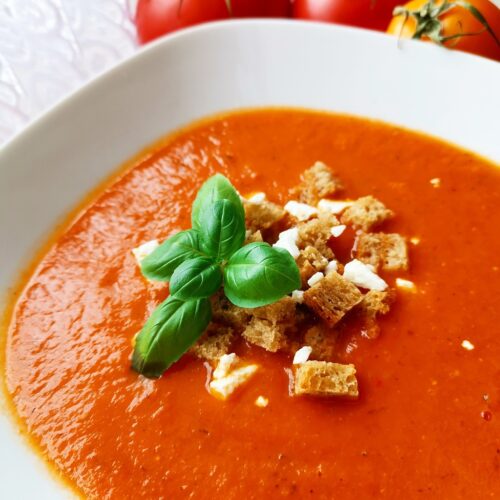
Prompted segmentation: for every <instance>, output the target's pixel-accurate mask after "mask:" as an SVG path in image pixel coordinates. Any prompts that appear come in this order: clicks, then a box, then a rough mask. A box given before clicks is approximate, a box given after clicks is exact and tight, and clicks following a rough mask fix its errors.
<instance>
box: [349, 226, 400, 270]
mask: <svg viewBox="0 0 500 500" xmlns="http://www.w3.org/2000/svg"><path fill="white" fill-rule="evenodd" d="M356 256H357V258H358V259H359V260H360V261H362V262H364V263H365V264H371V265H372V266H373V267H374V268H375V270H377V269H379V268H381V269H383V270H384V271H399V270H404V271H405V270H407V269H408V247H407V245H406V240H405V238H403V236H401V235H399V234H397V233H390V234H386V233H371V234H367V233H364V234H361V235H360V236H359V237H358V239H357V241H356Z"/></svg>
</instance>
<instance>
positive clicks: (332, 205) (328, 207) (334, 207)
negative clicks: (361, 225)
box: [318, 199, 354, 215]
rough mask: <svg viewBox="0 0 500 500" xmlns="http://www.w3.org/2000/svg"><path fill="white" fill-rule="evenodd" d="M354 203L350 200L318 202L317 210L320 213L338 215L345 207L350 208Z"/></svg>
mask: <svg viewBox="0 0 500 500" xmlns="http://www.w3.org/2000/svg"><path fill="white" fill-rule="evenodd" d="M353 203H354V201H352V200H325V199H323V200H319V202H318V210H319V211H320V212H328V213H331V214H334V215H338V214H340V213H341V212H343V211H344V210H345V209H346V208H347V207H350V206H351V205H352V204H353Z"/></svg>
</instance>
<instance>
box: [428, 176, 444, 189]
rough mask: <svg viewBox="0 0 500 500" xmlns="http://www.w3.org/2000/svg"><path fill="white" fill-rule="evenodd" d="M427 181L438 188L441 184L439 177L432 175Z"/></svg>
mask: <svg viewBox="0 0 500 500" xmlns="http://www.w3.org/2000/svg"><path fill="white" fill-rule="evenodd" d="M429 182H430V183H431V184H432V187H435V188H438V187H440V186H441V179H440V178H439V177H434V179H431V180H430V181H429Z"/></svg>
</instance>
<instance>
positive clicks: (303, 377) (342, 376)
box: [295, 361, 359, 398]
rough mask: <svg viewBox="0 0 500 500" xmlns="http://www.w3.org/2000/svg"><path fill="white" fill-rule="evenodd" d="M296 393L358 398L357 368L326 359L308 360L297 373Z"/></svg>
mask: <svg viewBox="0 0 500 500" xmlns="http://www.w3.org/2000/svg"><path fill="white" fill-rule="evenodd" d="M295 394H297V395H303V394H310V395H312V396H342V397H348V398H357V397H358V396H359V392H358V381H357V379H356V368H355V367H354V365H341V364H338V363H329V362H326V361H306V362H305V363H304V364H302V365H300V366H299V367H298V368H297V371H296V373H295Z"/></svg>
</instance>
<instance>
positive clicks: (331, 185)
mask: <svg viewBox="0 0 500 500" xmlns="http://www.w3.org/2000/svg"><path fill="white" fill-rule="evenodd" d="M301 180H302V182H301V183H300V184H299V185H298V186H297V187H295V188H294V189H292V190H291V196H292V198H294V199H298V200H299V201H300V202H302V203H307V204H309V205H315V206H316V205H317V203H318V201H319V200H320V199H321V198H325V197H327V196H332V195H334V194H336V193H338V192H339V191H341V190H342V189H343V188H344V187H343V185H342V182H341V181H340V180H339V179H338V178H337V177H335V175H334V173H333V171H332V170H331V169H330V168H329V167H327V166H326V165H325V164H324V163H322V162H320V161H317V162H316V163H315V164H314V165H313V166H312V167H310V168H308V169H307V170H306V171H305V172H304V173H303V174H302V177H301Z"/></svg>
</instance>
